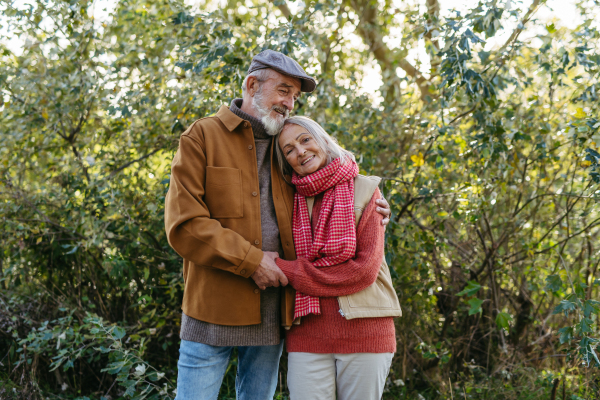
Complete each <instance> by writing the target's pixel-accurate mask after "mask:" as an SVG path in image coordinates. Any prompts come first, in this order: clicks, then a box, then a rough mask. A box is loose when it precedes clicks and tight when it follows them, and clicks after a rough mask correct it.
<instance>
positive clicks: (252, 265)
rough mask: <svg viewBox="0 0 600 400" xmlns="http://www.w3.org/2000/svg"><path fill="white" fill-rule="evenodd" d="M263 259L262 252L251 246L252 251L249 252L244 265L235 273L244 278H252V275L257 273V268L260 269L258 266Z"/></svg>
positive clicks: (243, 262)
mask: <svg viewBox="0 0 600 400" xmlns="http://www.w3.org/2000/svg"><path fill="white" fill-rule="evenodd" d="M262 259H263V252H262V250H259V249H257V248H256V247H254V246H250V250H248V253H247V254H246V258H244V261H242V263H241V264H240V265H239V266H238V267H237V269H236V270H235V273H236V274H238V275H240V276H243V277H244V278H250V275H252V274H253V273H254V271H256V268H258V265H259V264H260V262H261V261H262Z"/></svg>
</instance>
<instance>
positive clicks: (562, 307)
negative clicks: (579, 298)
mask: <svg viewBox="0 0 600 400" xmlns="http://www.w3.org/2000/svg"><path fill="white" fill-rule="evenodd" d="M575 308H576V305H575V303H573V302H572V301H570V300H563V301H561V302H560V303H559V304H558V305H557V306H556V308H555V309H554V312H553V313H552V314H560V313H561V312H564V313H565V317H566V316H568V315H569V313H570V312H571V311H575Z"/></svg>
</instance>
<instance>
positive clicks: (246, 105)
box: [240, 98, 260, 119]
mask: <svg viewBox="0 0 600 400" xmlns="http://www.w3.org/2000/svg"><path fill="white" fill-rule="evenodd" d="M240 110H242V111H243V112H245V113H246V114H248V115H250V116H252V117H254V118H256V119H260V117H259V116H258V113H257V112H256V110H255V109H254V107H252V99H250V98H244V101H243V102H242V107H241V108H240Z"/></svg>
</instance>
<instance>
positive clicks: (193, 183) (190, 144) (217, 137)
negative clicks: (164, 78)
mask: <svg viewBox="0 0 600 400" xmlns="http://www.w3.org/2000/svg"><path fill="white" fill-rule="evenodd" d="M274 145H275V144H273V145H272V146H271V177H272V179H271V188H272V192H273V203H274V204H275V213H276V215H277V222H278V225H279V232H280V236H281V244H282V247H283V251H284V254H283V255H280V256H282V258H284V259H287V260H294V259H295V258H296V254H295V251H294V242H293V240H292V226H291V221H292V204H293V197H294V189H293V187H292V186H290V185H289V184H287V183H286V182H285V180H284V179H283V177H282V175H281V172H280V169H279V166H278V164H277V157H274V152H273V146H274ZM254 146H255V144H254V135H253V133H252V128H251V126H250V123H249V122H247V121H244V120H243V119H241V118H240V117H238V116H237V115H235V114H234V113H232V112H231V111H229V108H227V107H226V106H221V109H220V110H219V112H217V114H216V115H215V116H212V117H207V118H202V119H200V120H198V121H196V122H194V123H193V124H192V125H191V126H190V127H189V128H188V129H187V130H186V131H185V132H184V133H183V134H182V135H181V140H180V142H179V150H178V151H177V153H176V154H175V157H174V159H173V163H172V166H171V183H170V186H169V192H168V193H167V197H166V199H165V229H166V231H167V238H168V240H169V244H170V245H171V247H173V249H175V251H176V252H177V253H179V255H181V256H182V257H183V280H184V283H185V289H184V293H183V305H182V309H183V312H184V313H185V314H186V315H188V316H190V317H192V318H195V319H198V320H201V321H205V322H210V323H213V324H219V325H254V324H259V323H260V322H261V320H260V291H259V289H258V287H257V286H256V284H255V283H254V281H253V280H252V278H250V275H252V274H253V273H254V271H255V270H256V268H257V267H258V264H259V263H260V261H261V259H262V257H263V252H262V251H261V250H260V249H261V243H260V239H261V237H262V234H261V222H260V198H259V182H258V171H257V162H256V151H255V148H254ZM286 289H287V288H286ZM293 298H294V293H293V291H292V290H291V288H289V289H287V290H286V293H285V295H283V296H282V323H283V325H288V326H289V325H291V318H292V316H293V315H292V314H293V303H292V300H293Z"/></svg>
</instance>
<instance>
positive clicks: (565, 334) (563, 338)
mask: <svg viewBox="0 0 600 400" xmlns="http://www.w3.org/2000/svg"><path fill="white" fill-rule="evenodd" d="M558 333H559V334H560V336H559V341H560V344H563V343H567V342H569V343H570V342H571V340H572V339H573V327H571V326H567V327H564V328H560V329H559V330H558Z"/></svg>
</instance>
